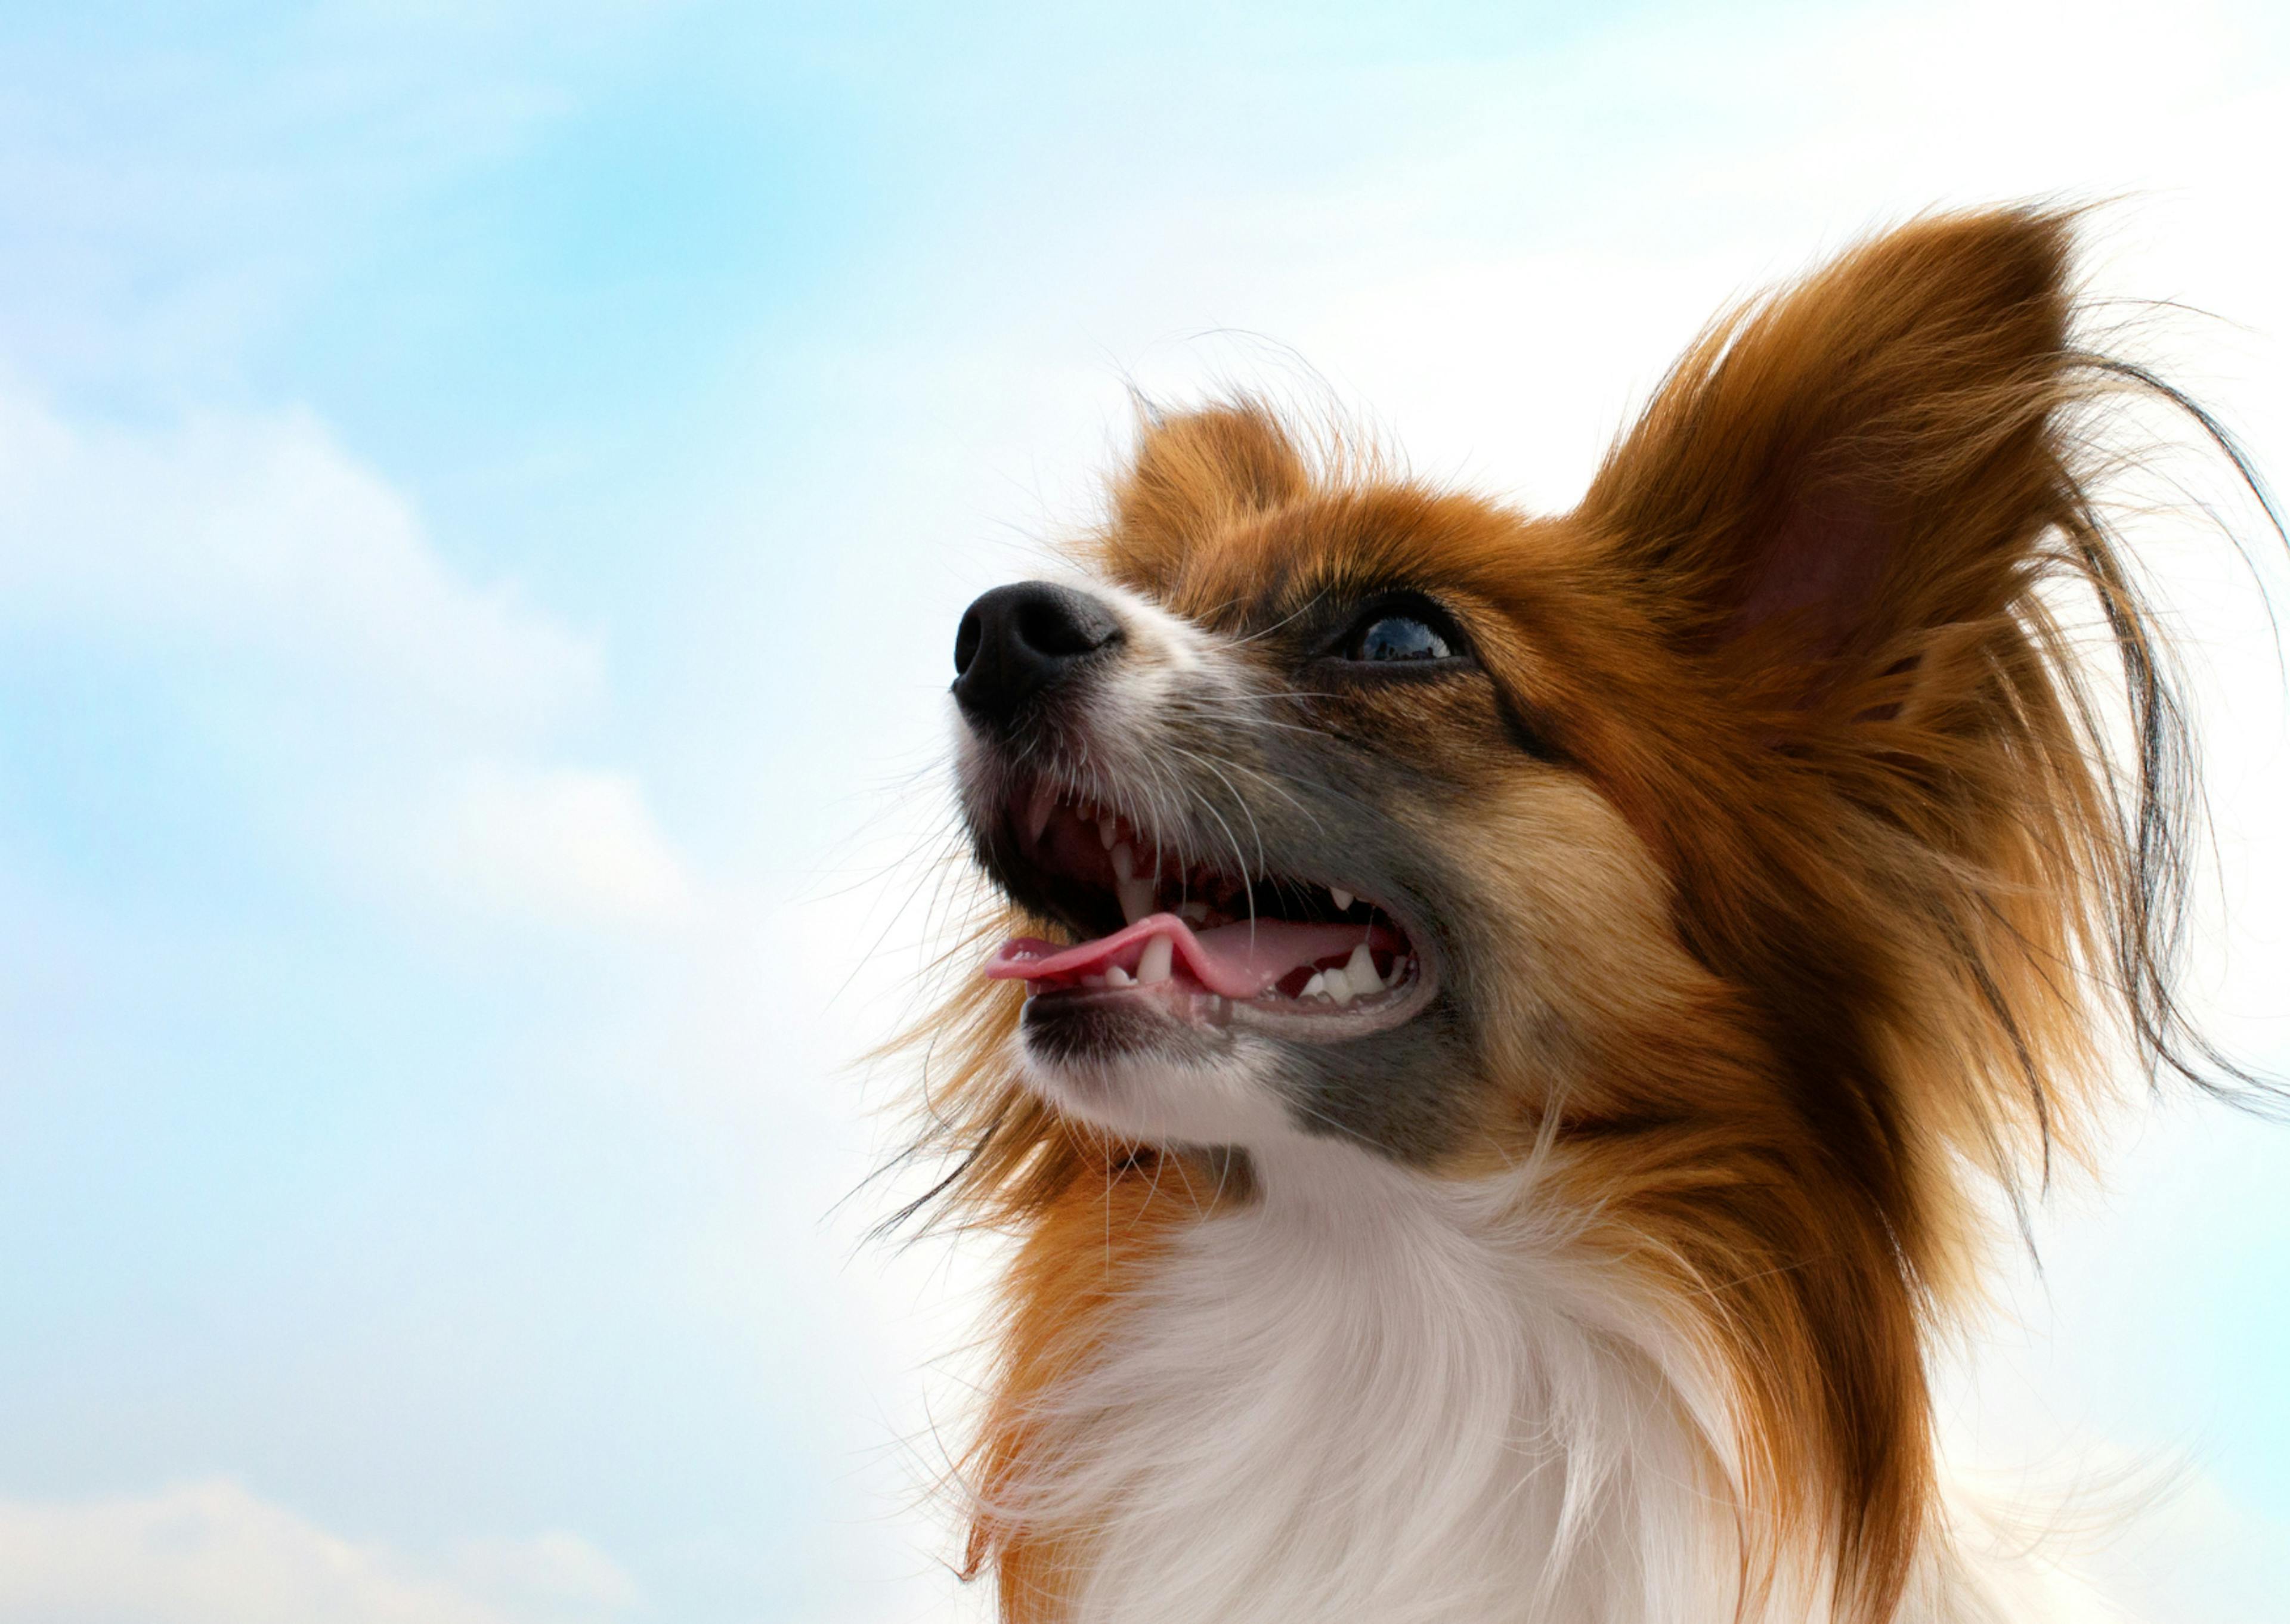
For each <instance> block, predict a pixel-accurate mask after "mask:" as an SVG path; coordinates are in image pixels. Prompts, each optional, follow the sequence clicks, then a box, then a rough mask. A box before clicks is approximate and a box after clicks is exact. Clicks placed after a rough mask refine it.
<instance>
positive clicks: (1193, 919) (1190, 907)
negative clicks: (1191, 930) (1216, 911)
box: [1177, 900, 1209, 924]
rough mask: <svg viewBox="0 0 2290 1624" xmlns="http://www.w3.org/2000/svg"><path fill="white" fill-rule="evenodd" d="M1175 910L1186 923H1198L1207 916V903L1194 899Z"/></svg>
mask: <svg viewBox="0 0 2290 1624" xmlns="http://www.w3.org/2000/svg"><path fill="white" fill-rule="evenodd" d="M1177 912H1178V914H1179V916H1181V917H1182V918H1183V919H1184V921H1185V922H1186V923H1187V924H1200V923H1201V922H1202V921H1204V920H1205V919H1206V918H1207V917H1208V916H1209V905H1208V904H1207V903H1205V902H1203V901H1200V900H1194V901H1190V902H1188V903H1185V904H1184V905H1183V906H1182V907H1181V908H1178V909H1177Z"/></svg>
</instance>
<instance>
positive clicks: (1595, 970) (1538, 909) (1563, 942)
mask: <svg viewBox="0 0 2290 1624" xmlns="http://www.w3.org/2000/svg"><path fill="white" fill-rule="evenodd" d="M1450 846H1451V850H1452V851H1453V854H1454V858H1455V860H1456V861H1457V862H1458V863H1459V865H1461V867H1462V868H1465V869H1466V870H1467V871H1468V872H1469V873H1470V874H1471V875H1473V876H1475V877H1476V881H1477V884H1476V885H1475V887H1474V895H1473V897H1472V900H1471V905H1470V906H1469V908H1468V909H1466V910H1464V912H1463V914H1462V917H1461V929H1460V931H1459V936H1460V938H1461V940H1460V941H1459V951H1458V953H1457V957H1458V960H1459V963H1458V965H1457V971H1458V973H1457V974H1456V976H1455V977H1454V978H1453V984H1452V990H1453V994H1454V996H1455V997H1456V999H1457V1001H1458V1003H1459V1004H1460V1006H1461V1011H1462V1012H1463V1015H1464V1017H1465V1019H1466V1020H1468V1022H1469V1026H1470V1028H1472V1031H1473V1034H1474V1036H1475V1040H1476V1043H1475V1046H1476V1048H1477V1052H1478V1053H1479V1054H1480V1056H1481V1057H1482V1059H1481V1064H1482V1066H1483V1068H1484V1071H1485V1078H1484V1084H1485V1085H1484V1087H1483V1088H1482V1089H1481V1090H1480V1091H1479V1103H1480V1106H1481V1108H1482V1111H1483V1115H1482V1116H1481V1117H1480V1118H1479V1120H1478V1122H1477V1124H1476V1127H1477V1132H1476V1133H1475V1134H1474V1135H1473V1139H1474V1140H1475V1141H1476V1142H1477V1143H1478V1144H1480V1145H1482V1146H1485V1147H1486V1148H1492V1149H1494V1150H1496V1151H1498V1152H1500V1153H1501V1154H1505V1155H1509V1154H1513V1153H1516V1152H1517V1151H1520V1150H1523V1149H1525V1148H1527V1147H1529V1146H1530V1145H1531V1144H1532V1141H1533V1135H1534V1133H1535V1132H1537V1130H1538V1129H1539V1127H1540V1126H1541V1123H1542V1121H1543V1118H1544V1116H1546V1114H1547V1113H1548V1112H1549V1111H1550V1110H1552V1109H1557V1110H1560V1111H1561V1112H1563V1113H1565V1114H1566V1115H1568V1116H1578V1115H1579V1116H1621V1115H1629V1114H1634V1113H1637V1112H1639V1111H1643V1110H1646V1109H1649V1108H1659V1107H1660V1105H1661V1101H1659V1100H1649V1099H1645V1098H1642V1097H1640V1096H1641V1095H1642V1094H1643V1092H1644V1089H1645V1076H1646V1068H1645V1065H1643V1064H1642V1063H1641V1061H1642V1060H1644V1057H1645V1053H1646V1052H1647V1051H1648V1050H1649V1048H1650V1047H1653V1046H1658V1045H1660V1044H1661V1043H1662V1042H1664V1041H1665V1040H1664V1039H1663V1037H1662V1036H1661V1035H1662V1034H1663V1033H1665V1032H1668V1031H1674V1030H1675V1029H1676V1028H1677V1026H1678V1024H1679V1022H1680V1021H1681V1020H1685V1019H1687V1017H1688V1012H1691V1011H1692V1010H1693V1009H1695V1008H1697V1007H1698V1006H1699V1001H1700V999H1701V997H1702V996H1704V993H1705V991H1706V986H1705V984H1706V983H1707V982H1708V981H1709V974H1708V972H1706V971H1705V970H1703V969H1702V968H1701V965H1700V964H1697V963H1696V962H1695V961H1694V960H1693V957H1692V956H1690V955H1689V954H1688V953H1687V952H1686V951H1685V947H1684V945H1683V944H1682V943H1681V942H1680V941H1679V940H1678V938H1677V931H1676V928H1675V925H1674V924H1673V921H1672V913H1671V906H1670V888H1669V881H1668V879H1667V877H1666V876H1664V874H1663V872H1662V870H1661V867H1660V865H1659V864H1658V863H1657V862H1656V861H1655V860H1654V858H1653V854H1652V853H1651V852H1649V851H1648V850H1647V849H1646V847H1645V844H1644V843H1643V842H1642V841H1641V840H1640V839H1639V838H1638V836H1637V834H1636V833H1635V832H1634V831H1633V830H1632V829H1631V828H1630V827H1629V823H1628V822H1627V821H1626V820H1624V819H1623V817H1622V816H1621V813H1620V812H1618V811H1617V810H1616V809H1615V808H1614V806H1613V804H1612V803H1610V802H1609V801H1607V800H1606V799H1605V796H1601V795H1600V794H1599V793H1598V792H1597V789H1596V788H1593V787H1592V786H1591V785H1590V784H1589V782H1587V781H1586V780H1583V779H1581V778H1580V777H1578V776H1576V775H1574V774H1572V773H1566V772H1556V771H1535V772H1520V773H1517V774H1513V775H1511V776H1510V777H1509V779H1508V780H1505V781H1503V782H1501V785H1500V786H1499V788H1498V791H1497V793H1495V794H1493V795H1491V796H1487V797H1485V799H1484V800H1482V801H1481V802H1480V803H1479V804H1478V808H1477V811H1476V812H1475V815H1473V816H1471V817H1470V818H1468V819H1466V820H1462V821H1461V822H1460V823H1459V824H1458V825H1457V827H1456V829H1455V831H1454V833H1453V836H1452V837H1451V841H1450ZM1656 1069H1657V1070H1658V1069H1659V1068H1656Z"/></svg>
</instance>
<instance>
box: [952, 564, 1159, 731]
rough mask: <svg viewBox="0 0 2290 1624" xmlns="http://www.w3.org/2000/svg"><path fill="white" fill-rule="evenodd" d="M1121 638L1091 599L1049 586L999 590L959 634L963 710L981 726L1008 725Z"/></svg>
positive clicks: (1026, 583) (957, 693) (970, 613)
mask: <svg viewBox="0 0 2290 1624" xmlns="http://www.w3.org/2000/svg"><path fill="white" fill-rule="evenodd" d="M1120 636H1121V627H1120V624H1119V622H1117V621H1116V620H1114V618H1113V616H1112V615H1111V614H1109V612H1107V611H1106V607H1105V605H1104V604H1101V603H1099V602H1098V601H1097V600H1096V599H1095V598H1093V597H1091V596H1088V595H1087V594H1085V593H1081V592H1076V591H1074V590H1072V589H1071V588H1067V587H1058V586H1053V585H1051V584H1050V583H1049V582H1048V581H1045V580H1021V581H1020V582H1019V583H1018V584H1017V585H1016V586H1014V587H997V588H994V590H993V591H991V592H989V593H987V594H986V595H985V596H982V597H981V598H980V599H979V600H978V601H977V602H976V603H974V604H971V606H970V607H969V608H967V609H965V610H964V611H963V612H962V624H961V625H960V626H958V627H957V628H955V633H954V672H955V676H954V698H955V702H956V703H957V704H958V705H960V706H961V707H962V708H963V710H964V712H965V714H966V715H968V716H973V717H974V718H976V719H977V720H979V721H981V722H1006V721H1008V720H1009V719H1010V718H1011V717H1012V716H1015V715H1016V714H1017V712H1018V709H1019V708H1020V707H1021V706H1022V705H1024V704H1025V702H1026V701H1027V700H1030V699H1032V698H1033V697H1034V696H1035V695H1037V694H1038V693H1041V692H1045V691H1046V690H1048V689H1050V688H1053V687H1054V686H1055V685H1056V684H1059V683H1060V682H1062V681H1063V680H1064V679H1065V677H1066V676H1067V674H1068V673H1069V672H1070V671H1072V670H1073V668H1075V667H1076V666H1078V665H1079V664H1081V662H1082V661H1083V660H1086V659H1088V658H1089V656H1091V655H1092V654H1094V653H1095V652H1097V651H1098V650H1100V649H1101V648H1104V647H1105V646H1106V645H1107V644H1110V643H1112V642H1114V641H1116V640H1117V638H1119V637H1120Z"/></svg>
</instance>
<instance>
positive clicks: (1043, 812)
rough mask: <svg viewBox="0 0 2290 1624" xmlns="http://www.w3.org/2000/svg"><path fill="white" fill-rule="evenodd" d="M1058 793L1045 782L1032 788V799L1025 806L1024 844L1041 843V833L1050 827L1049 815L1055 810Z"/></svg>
mask: <svg viewBox="0 0 2290 1624" xmlns="http://www.w3.org/2000/svg"><path fill="white" fill-rule="evenodd" d="M1057 804H1058V792H1057V791H1056V790H1055V789H1054V788H1052V787H1051V786H1050V785H1049V783H1048V782H1047V781H1044V782H1042V783H1039V784H1037V785H1035V786H1034V798H1033V799H1032V800H1030V801H1029V802H1028V803H1027V804H1026V844H1028V845H1029V846H1033V845H1039V844H1041V843H1042V831H1043V830H1044V829H1045V828H1049V827H1050V813H1051V812H1054V811H1055V810H1056V809H1057Z"/></svg>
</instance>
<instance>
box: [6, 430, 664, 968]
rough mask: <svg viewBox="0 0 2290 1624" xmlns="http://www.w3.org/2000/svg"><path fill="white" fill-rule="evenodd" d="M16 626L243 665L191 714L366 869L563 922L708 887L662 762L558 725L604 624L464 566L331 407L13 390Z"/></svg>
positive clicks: (168, 661) (440, 893)
mask: <svg viewBox="0 0 2290 1624" xmlns="http://www.w3.org/2000/svg"><path fill="white" fill-rule="evenodd" d="M0 515H4V517H0V626H4V627H8V628H12V629H13V630H14V631H15V632H16V633H17V634H18V635H19V636H23V637H28V638H30V639H34V640H37V641H45V642H54V641H58V640H63V641H68V642H72V643H76V644H82V645H87V646H92V647H93V648H95V649H97V650H99V651H102V652H105V654H106V656H107V657H108V658H110V659H113V660H124V661H125V662H126V663H128V664H130V665H132V666H134V667H138V668H145V669H148V670H149V671H151V673H152V678H151V680H152V681H153V682H155V683H156V684H158V685H159V686H160V687H161V688H162V689H165V688H169V687H172V688H174V689H175V690H176V691H177V692H179V693H180V694H182V695H186V696H188V695H196V694H199V693H202V692H207V691H210V690H212V689H213V688H214V687H215V686H216V685H218V684H220V685H222V686H224V687H226V688H228V690H229V692H230V699H229V700H228V702H226V703H222V704H219V705H211V706H207V707H204V708H202V707H201V706H200V705H198V704H196V703H194V704H192V705H190V706H189V707H188V708H187V709H186V711H185V713H184V715H183V718H182V719H183V721H184V722H185V723H186V724H189V725H192V726H200V725H214V726H217V727H218V728H220V729H221V730H222V732H224V733H225V734H226V735H228V739H227V744H226V740H221V739H219V740H218V746H219V748H229V749H233V750H236V751H238V752H241V753H243V754H244V755H245V756H247V757H248V771H247V772H246V774H245V776H244V780H243V783H242V789H243V792H244V794H245V795H246V796H248V797H249V798H250V803H251V807H250V815H252V816H256V817H259V818H261V819H263V820H265V821H266V822H267V823H268V825H269V826H270V827H272V828H280V829H288V828H292V829H300V830H301V831H302V832H303V833H304V834H305V836H307V837H310V838H314V839H315V840H316V843H317V844H318V845H319V847H320V848H321V849H322V850H324V851H326V852H328V853H329V854H330V855H331V857H332V859H333V860H337V861H339V862H340V864H341V865H343V867H344V869H345V877H346V878H347V879H348V881H349V882H350V883H352V884H354V885H357V886H364V885H368V884H372V883H373V882H374V881H375V880H377V879H380V880H381V881H382V882H383V883H384V884H386V885H393V886H394V885H395V884H399V883H403V882H405V881H413V882H418V883H424V884H428V886H429V887H430V895H431V896H432V898H433V899H434V900H436V901H438V902H440V903H444V904H449V905H451V906H453V907H457V908H459V907H468V906H475V907H476V908H483V909H491V910H494V911H498V912H507V913H510V914H516V913H519V912H524V913H530V914H532V915H533V916H536V917H537V918H539V919H540V920H543V921H545V922H548V923H551V924H559V923H567V922H571V923H592V924H594V923H602V924H613V923H622V922H626V921H629V920H631V919H636V918H657V917H661V916H667V915H669V914H673V913H676V912H677V911H679V910H681V909H684V908H688V907H689V906H690V904H691V902H692V900H693V894H694V893H693V884H692V881H691V880H690V878H689V877H688V876H687V875H686V874H685V871H684V868H683V865H682V863H681V860H679V858H678V857H677V854H676V852H674V851H673V849H672V848H671V846H670V844H669V841H668V839H667V837H666V836H664V835H663V834H662V833H661V829H660V828H659V827H658V825H657V822H656V820H654V818H653V813H652V812H651V810H650V807H649V805H648V804H647V800H646V796H645V790H644V787H643V785H642V783H641V782H640V781H639V780H637V778H636V777H635V776H634V775H632V774H631V773H629V772H626V771H620V770H613V769H608V768H600V767H596V766H591V765H587V764H575V763H571V762H567V761H564V759H562V757H561V756H560V754H559V753H558V752H557V750H556V748H555V747H554V744H553V740H554V739H555V737H556V734H557V732H558V731H559V730H560V729H561V728H563V727H564V725H565V724H566V723H567V722H568V721H569V720H571V719H574V718H577V717H578V716H580V715H581V713H582V712H584V711H585V710H588V709H590V708H594V707H595V706H596V705H597V704H598V703H599V702H600V700H601V699H602V697H603V688H604V673H603V663H602V660H601V658H600V656H599V653H598V651H597V646H596V644H595V643H594V642H593V641H592V640H591V639H589V638H587V637H584V636H581V635H579V634H578V633H576V632H574V631H573V630H572V629H571V628H568V627H566V626H565V625H564V623H563V622H562V621H560V620H557V619H556V618H555V617H553V616H551V615H549V614H548V613H547V612H544V611H542V610H540V609H539V608H537V607H536V606H534V605H533V604H530V603H528V602H526V601H524V599H523V598H522V597H521V596H519V594H518V593H517V592H516V590H515V589H514V588H511V587H509V586H507V585H504V584H499V583H495V584H491V585H480V584H478V583H476V582H474V581H472V580H469V579H468V578H467V577H466V576H464V575H463V574H461V573H460V572H458V571H456V570H455V569H454V568H452V566H451V565H450V564H448V563H447V562H446V561H445V560H444V558H443V557H442V556H440V555H439V554H438V552H437V550H436V548H435V546H434V545H433V544H432V543H431V541H430V540H429V539H428V535H427V533H426V532H425V530H424V527H423V525H422V524H421V521H420V516H418V514H417V513H416V512H415V511H414V509H413V507H412V504H411V503H410V502H409V501H408V500H406V499H405V498H404V496H403V495H402V494H401V493H400V492H397V491H396V489H394V488H393V487H392V486H391V485H390V484H388V482H387V481H386V480H384V479H382V478H381V477H380V476H379V475H377V474H376V473H375V472H374V471H373V470H372V469H371V468H367V467H365V466H364V465H363V464H361V463H360V462H359V461H358V460H356V458H354V457H353V456H351V455H350V454H349V453H348V452H347V451H346V450H344V448H343V447H342V446H341V445H340V444H339V442H338V441H337V440H336V438H335V437H334V436H333V435H332V433H330V432H329V430H328V429H327V428H326V427H325V425H324V423H323V422H321V421H320V420H318V419H317V418H316V415H315V414H313V413H311V412H308V411H306V410H290V411H284V412H275V413H267V414H250V413H235V414H228V413H208V414H204V415H198V416H193V417H189V418H186V419H183V420H177V421H172V422H168V423H164V424H161V425H158V426H156V427H149V426H128V425H121V424H116V423H87V422H75V421H72V420H68V419H67V418H66V417H64V416H63V415H62V414H60V413H59V412H57V411H55V410H54V409H53V408H52V407H51V406H50V405H48V404H45V403H44V402H43V401H41V400H40V399H39V398H37V397H36V396H34V395H32V394H31V393H30V392H29V391H28V390H26V389H23V388H14V389H10V390H6V391H4V392H0Z"/></svg>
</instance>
